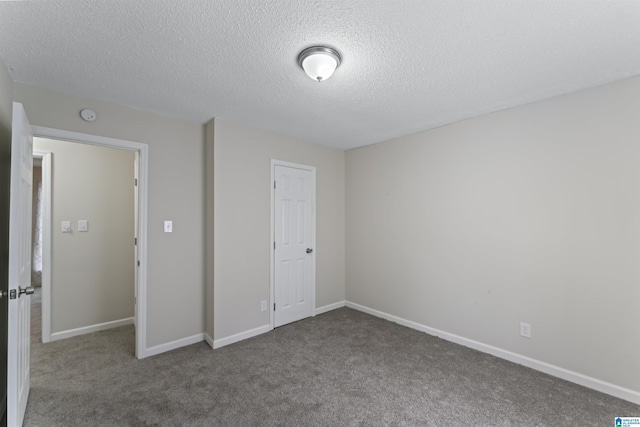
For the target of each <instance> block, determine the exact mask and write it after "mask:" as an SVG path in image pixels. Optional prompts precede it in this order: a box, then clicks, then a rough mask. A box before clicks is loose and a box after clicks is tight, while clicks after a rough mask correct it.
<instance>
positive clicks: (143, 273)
mask: <svg viewBox="0 0 640 427" xmlns="http://www.w3.org/2000/svg"><path fill="white" fill-rule="evenodd" d="M32 128H33V135H34V136H37V137H42V138H51V139H59V140H63V141H69V142H78V143H81V144H88V145H97V146H101V147H109V148H121V149H125V150H131V151H137V152H138V174H139V176H138V261H139V263H140V265H139V266H138V267H137V268H138V283H137V289H136V311H135V313H136V314H135V327H136V358H138V359H143V358H145V357H147V356H148V355H149V354H148V352H147V195H148V178H149V166H148V165H149V146H148V145H147V144H143V143H140V142H133V141H127V140H124V139H115V138H107V137H104V136H97V135H90V134H86V133H79V132H71V131H67V130H62V129H54V128H48V127H43V126H32ZM43 165H44V163H43ZM43 172H44V168H43ZM44 236H46V234H44V235H43V238H44ZM50 237H51V233H50V232H49V243H48V247H49V250H50V248H51V240H50ZM43 245H44V241H43ZM43 251H44V247H43ZM43 255H44V253H43ZM43 267H44V266H43ZM42 293H43V303H44V270H43V292H42ZM43 308H44V306H43ZM42 315H43V318H44V311H43V313H42ZM50 315H51V313H49V316H50ZM49 332H51V331H50V330H49Z"/></svg>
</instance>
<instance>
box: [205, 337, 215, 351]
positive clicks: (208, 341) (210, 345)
mask: <svg viewBox="0 0 640 427" xmlns="http://www.w3.org/2000/svg"><path fill="white" fill-rule="evenodd" d="M204 340H205V341H206V342H207V344H209V347H211V349H213V338H211V335H209V334H204Z"/></svg>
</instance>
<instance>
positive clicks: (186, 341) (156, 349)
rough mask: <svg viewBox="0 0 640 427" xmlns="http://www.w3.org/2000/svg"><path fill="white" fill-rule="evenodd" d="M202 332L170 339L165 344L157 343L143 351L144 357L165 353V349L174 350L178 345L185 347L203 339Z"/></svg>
mask: <svg viewBox="0 0 640 427" xmlns="http://www.w3.org/2000/svg"><path fill="white" fill-rule="evenodd" d="M204 339H205V338H204V334H195V335H192V336H190V337H186V338H180V339H179V340H175V341H171V342H168V343H165V344H159V345H156V346H153V347H149V348H148V349H146V350H145V352H144V357H151V356H155V355H158V354H160V353H165V352H167V351H171V350H175V349H177V348H180V347H186V346H188V345H191V344H195V343H198V342H200V341H204Z"/></svg>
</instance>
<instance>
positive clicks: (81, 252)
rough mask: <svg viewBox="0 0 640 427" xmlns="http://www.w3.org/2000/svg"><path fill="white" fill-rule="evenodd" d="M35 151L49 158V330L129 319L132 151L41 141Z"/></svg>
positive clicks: (132, 258)
mask: <svg viewBox="0 0 640 427" xmlns="http://www.w3.org/2000/svg"><path fill="white" fill-rule="evenodd" d="M33 146H34V150H36V151H42V152H50V153H52V179H51V184H52V189H51V193H52V197H51V202H52V207H51V212H52V216H51V218H52V227H51V252H52V256H51V258H52V259H51V332H52V333H53V334H55V333H57V332H62V331H68V330H71V329H76V328H83V327H88V326H93V325H98V324H101V323H106V322H113V321H117V320H123V319H128V318H132V317H133V316H134V302H133V297H134V292H135V282H134V275H135V270H134V261H135V252H134V246H133V237H134V192H133V179H134V174H133V171H134V164H133V163H134V153H133V151H127V150H120V149H115V148H107V147H98V146H93V145H87V144H78V143H71V142H64V141H56V140H51V139H45V138H34V144H33ZM78 220H87V221H88V222H89V231H87V232H79V231H78ZM62 221H71V230H72V231H71V233H62V231H61V222H62Z"/></svg>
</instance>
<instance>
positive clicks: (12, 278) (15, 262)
mask: <svg viewBox="0 0 640 427" xmlns="http://www.w3.org/2000/svg"><path fill="white" fill-rule="evenodd" d="M32 187H33V133H32V131H31V125H30V124H29V121H28V120H27V115H26V114H25V111H24V108H23V106H22V104H20V103H18V102H14V103H13V124H12V136H11V198H10V211H9V354H8V357H7V359H8V361H7V368H8V369H7V373H8V376H7V426H8V427H14V426H21V425H22V421H23V419H24V412H25V409H26V408H27V399H28V397H29V372H30V362H29V349H30V348H29V347H30V344H31V343H30V342H29V338H30V326H31V317H30V316H31V305H30V304H31V297H29V295H31V294H32V293H33V288H32V287H31V192H32Z"/></svg>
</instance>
